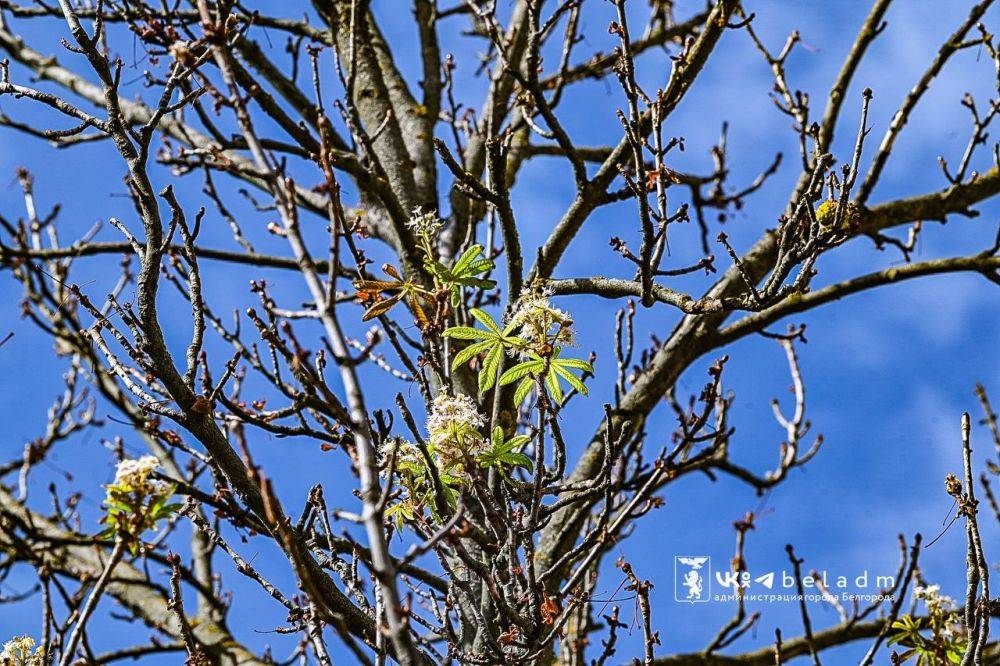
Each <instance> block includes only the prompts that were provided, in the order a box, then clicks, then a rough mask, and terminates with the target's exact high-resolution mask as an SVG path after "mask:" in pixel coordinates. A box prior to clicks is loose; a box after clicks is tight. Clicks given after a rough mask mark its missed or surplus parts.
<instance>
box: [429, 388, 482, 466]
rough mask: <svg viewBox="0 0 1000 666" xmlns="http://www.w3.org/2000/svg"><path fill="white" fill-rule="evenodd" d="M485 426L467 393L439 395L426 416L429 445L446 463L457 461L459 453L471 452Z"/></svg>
mask: <svg viewBox="0 0 1000 666" xmlns="http://www.w3.org/2000/svg"><path fill="white" fill-rule="evenodd" d="M485 425H486V419H485V418H483V416H482V414H480V413H479V409H478V408H477V407H476V402H475V401H474V400H473V399H472V398H470V397H469V396H467V395H459V396H454V397H453V396H450V395H447V394H445V393H440V394H438V396H437V397H436V398H434V404H433V405H432V407H431V413H430V415H429V416H428V417H427V432H428V433H429V434H430V442H431V445H432V446H433V447H434V448H435V450H436V452H437V453H438V454H439V455H441V456H442V457H443V458H444V460H445V461H446V462H447V461H457V460H459V459H460V458H461V453H462V452H466V453H470V452H472V450H473V449H474V448H475V447H476V446H478V445H479V444H481V443H482V440H483V438H482V435H480V434H479V430H480V429H482V428H483V427H484V426H485Z"/></svg>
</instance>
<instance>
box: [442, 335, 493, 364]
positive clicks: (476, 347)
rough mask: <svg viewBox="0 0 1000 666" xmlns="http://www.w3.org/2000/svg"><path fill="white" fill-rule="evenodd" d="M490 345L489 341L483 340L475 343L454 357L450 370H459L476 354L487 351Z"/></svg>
mask: <svg viewBox="0 0 1000 666" xmlns="http://www.w3.org/2000/svg"><path fill="white" fill-rule="evenodd" d="M492 344H493V343H492V342H491V341H490V340H484V341H483V342H477V343H475V344H471V345H469V346H468V347H466V348H465V349H463V350H462V351H460V352H458V354H456V355H455V360H453V361H452V362H451V369H452V370H455V369H457V368H459V367H460V366H461V365H462V364H463V363H466V362H468V361H469V360H470V359H472V357H473V356H475V355H476V354H481V353H482V352H484V351H486V350H487V349H489V348H490V345H492Z"/></svg>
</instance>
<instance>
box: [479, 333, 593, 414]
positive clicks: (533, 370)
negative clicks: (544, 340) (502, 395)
mask: <svg viewBox="0 0 1000 666" xmlns="http://www.w3.org/2000/svg"><path fill="white" fill-rule="evenodd" d="M561 352H562V349H561V348H560V347H555V348H553V350H552V356H550V357H549V358H543V357H541V356H539V355H537V354H535V353H529V354H528V360H526V361H522V362H521V363H519V364H517V365H515V366H514V367H513V368H511V369H510V370H508V371H506V372H505V373H503V374H502V375H501V376H500V380H499V381H498V384H499V385H500V386H506V385H507V384H512V383H514V382H519V383H518V385H517V388H516V389H515V390H514V404H515V405H519V404H521V403H522V402H523V401H524V399H525V398H526V397H528V394H530V393H531V390H532V389H533V388H535V385H536V379H535V378H536V377H540V376H541V375H543V374H544V375H545V381H544V386H545V390H546V392H547V393H548V394H549V396H550V397H551V398H552V399H553V400H555V401H556V402H562V399H563V388H562V384H561V382H566V383H567V384H568V385H569V386H570V387H571V388H574V389H576V390H577V391H579V392H580V393H582V394H584V395H588V393H589V391H588V390H587V385H586V384H584V383H583V380H582V379H581V378H580V377H577V376H576V375H575V374H573V372H572V371H573V370H580V371H582V372H587V373H593V372H594V366H592V365H591V364H590V363H587V362H586V361H581V360H580V359H578V358H560V357H559V354H560V353H561Z"/></svg>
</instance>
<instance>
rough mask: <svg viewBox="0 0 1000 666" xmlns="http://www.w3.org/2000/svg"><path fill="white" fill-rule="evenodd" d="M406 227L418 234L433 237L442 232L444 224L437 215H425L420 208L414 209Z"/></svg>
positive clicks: (431, 213) (432, 213)
mask: <svg viewBox="0 0 1000 666" xmlns="http://www.w3.org/2000/svg"><path fill="white" fill-rule="evenodd" d="M406 226H408V227H409V228H411V229H413V230H414V231H416V232H417V233H418V234H423V235H426V236H433V235H435V234H436V233H437V232H438V231H440V230H441V227H442V226H443V224H442V222H441V219H440V218H439V217H438V216H437V213H434V212H430V213H425V212H423V210H422V209H421V208H420V207H419V206H418V207H416V208H414V209H413V212H412V213H411V214H410V220H409V222H407V223H406Z"/></svg>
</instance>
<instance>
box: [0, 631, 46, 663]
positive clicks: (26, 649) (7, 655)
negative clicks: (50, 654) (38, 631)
mask: <svg viewBox="0 0 1000 666" xmlns="http://www.w3.org/2000/svg"><path fill="white" fill-rule="evenodd" d="M32 650H34V653H33V652H32ZM42 659H43V655H42V650H41V648H39V649H38V650H35V639H33V638H31V637H30V636H15V637H13V638H12V639H10V640H9V641H7V642H6V643H4V644H3V652H2V653H0V664H3V666H42Z"/></svg>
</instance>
